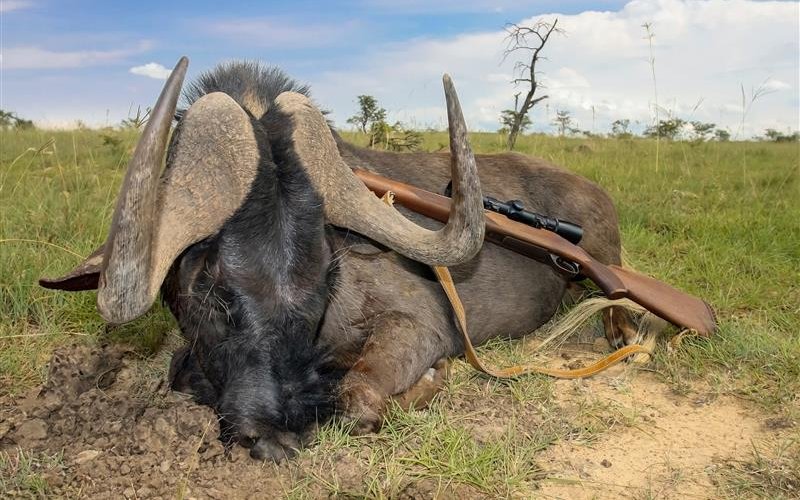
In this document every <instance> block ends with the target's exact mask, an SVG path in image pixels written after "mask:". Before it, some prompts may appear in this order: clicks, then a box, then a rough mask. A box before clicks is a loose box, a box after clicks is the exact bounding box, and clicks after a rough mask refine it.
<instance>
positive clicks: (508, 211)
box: [483, 196, 583, 245]
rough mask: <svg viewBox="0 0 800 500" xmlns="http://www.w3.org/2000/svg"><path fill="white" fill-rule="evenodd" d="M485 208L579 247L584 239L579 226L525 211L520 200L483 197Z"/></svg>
mask: <svg viewBox="0 0 800 500" xmlns="http://www.w3.org/2000/svg"><path fill="white" fill-rule="evenodd" d="M483 208H485V209H486V210H491V211H492V212H497V213H499V214H501V215H505V216H506V217H508V218H509V219H511V220H514V221H517V222H522V223H523V224H527V225H529V226H532V227H535V228H538V229H546V230H548V231H552V232H554V233H556V234H557V235H559V236H561V237H562V238H564V239H565V240H567V241H569V242H570V243H572V244H573V245H577V244H578V243H580V242H581V238H583V229H582V228H581V226H579V225H577V224H573V223H572V222H568V221H565V220H561V219H556V218H555V217H548V216H546V215H542V214H537V213H536V212H529V211H527V210H525V206H524V205H523V204H522V202H521V201H520V200H509V201H506V202H502V201H500V200H498V199H496V198H492V197H491V196H484V197H483Z"/></svg>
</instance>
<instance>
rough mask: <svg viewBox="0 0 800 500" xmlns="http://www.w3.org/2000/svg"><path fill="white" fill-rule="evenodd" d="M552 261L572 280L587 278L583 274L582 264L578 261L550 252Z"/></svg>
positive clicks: (555, 266) (557, 268)
mask: <svg viewBox="0 0 800 500" xmlns="http://www.w3.org/2000/svg"><path fill="white" fill-rule="evenodd" d="M550 261H551V262H552V266H553V267H554V268H555V269H556V270H558V272H560V273H561V274H563V275H564V276H566V277H567V278H569V279H570V280H572V281H582V280H584V279H586V277H585V276H583V275H581V265H580V264H578V263H577V262H572V261H571V260H567V259H564V258H562V257H560V256H558V255H554V254H552V253H551V254H550Z"/></svg>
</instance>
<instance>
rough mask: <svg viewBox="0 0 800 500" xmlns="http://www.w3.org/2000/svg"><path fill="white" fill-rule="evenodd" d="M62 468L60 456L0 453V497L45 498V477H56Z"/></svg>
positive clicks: (46, 494) (48, 487) (46, 487)
mask: <svg viewBox="0 0 800 500" xmlns="http://www.w3.org/2000/svg"><path fill="white" fill-rule="evenodd" d="M64 468H65V466H64V460H63V457H62V456H61V455H60V454H56V455H46V454H38V453H37V454H35V453H31V452H28V453H26V452H24V451H22V450H18V451H16V452H13V453H8V452H0V496H5V495H9V496H17V497H21V498H47V497H48V493H49V492H50V484H49V482H48V480H47V475H58V474H60V473H61V472H62V470H63V469H64Z"/></svg>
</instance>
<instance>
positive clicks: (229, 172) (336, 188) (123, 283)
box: [40, 58, 484, 458]
mask: <svg viewBox="0 0 800 500" xmlns="http://www.w3.org/2000/svg"><path fill="white" fill-rule="evenodd" d="M187 65H188V60H187V59H186V58H182V59H181V60H180V61H179V63H178V65H177V66H176V67H175V70H174V71H173V72H172V74H171V76H170V77H169V79H168V80H167V83H166V85H165V87H164V90H163V91H162V93H161V96H160V97H159V99H158V102H157V103H156V105H155V107H154V108H153V111H152V113H151V118H150V120H149V122H148V123H147V126H146V127H145V129H144V131H143V133H142V136H141V138H140V140H139V143H138V144H137V147H136V150H135V152H134V155H133V158H132V159H131V161H130V163H129V165H128V171H127V173H126V176H125V180H124V182H123V185H122V187H121V189H120V193H119V196H118V199H117V205H116V209H115V212H114V216H113V219H112V223H111V228H110V231H109V235H108V238H107V240H106V243H105V245H104V246H103V248H101V249H99V250H98V251H96V252H95V253H93V254H92V255H91V256H90V257H89V258H88V259H87V260H86V261H85V262H84V263H82V264H81V265H79V266H78V267H77V268H76V269H75V270H73V271H72V272H71V273H69V274H67V275H65V276H63V277H61V278H58V279H54V280H41V281H40V283H41V284H42V285H43V286H47V287H49V288H59V289H65V290H86V289H90V288H95V287H96V288H97V289H98V295H97V308H98V311H99V312H100V314H101V316H102V317H103V318H104V319H105V320H107V321H108V322H110V323H124V322H128V321H131V320H133V319H135V318H137V317H139V316H141V315H142V314H144V313H145V312H146V311H147V310H148V309H149V308H150V307H151V305H152V304H153V302H154V300H155V297H156V295H157V294H158V292H159V290H160V289H161V290H162V292H163V297H164V300H165V302H166V303H167V304H168V305H169V307H170V309H171V310H172V312H173V313H174V314H175V316H176V317H177V319H178V321H179V323H180V326H181V330H182V332H183V334H184V336H185V337H187V339H189V341H190V344H189V346H188V347H187V348H186V349H184V350H182V351H181V352H179V353H178V354H177V355H176V358H175V360H174V361H173V369H174V370H173V371H174V372H175V373H176V376H177V377H178V378H181V377H184V378H189V379H191V378H192V377H194V378H196V379H197V380H187V381H186V382H187V385H188V386H191V387H192V388H193V389H194V391H195V392H196V393H198V396H199V397H200V399H201V400H203V401H204V402H205V403H207V404H211V405H213V406H215V407H216V409H217V411H218V412H219V413H220V415H221V416H222V417H223V420H224V422H226V428H227V429H229V430H230V432H231V434H232V435H235V436H239V437H244V438H247V439H250V440H256V441H257V443H256V447H255V448H254V449H255V450H257V453H256V455H257V456H273V457H276V458H277V456H276V452H275V450H274V448H275V447H276V446H278V445H279V446H278V447H279V448H280V447H283V448H288V447H293V446H294V444H295V443H294V441H295V440H296V437H291V436H296V435H297V434H298V433H301V432H302V431H303V430H305V429H306V428H307V427H308V426H309V425H311V424H312V423H313V422H314V421H315V420H316V418H317V416H318V415H319V413H320V412H325V411H326V410H328V409H329V406H330V398H329V395H330V393H331V391H330V387H329V385H330V383H331V381H332V380H333V378H332V377H331V376H330V375H331V374H330V373H329V372H327V371H326V370H325V368H324V366H325V363H324V360H325V353H324V352H322V350H321V349H320V348H319V347H318V346H316V345H315V342H314V340H315V334H316V331H317V329H318V328H319V324H320V321H321V319H322V317H323V315H324V313H325V310H326V307H327V304H328V300H329V298H330V295H331V294H334V293H336V286H337V283H336V272H335V266H334V264H333V263H334V259H333V258H332V255H331V250H330V248H329V247H328V244H327V240H326V237H325V225H326V224H331V225H333V226H338V227H342V228H347V229H350V230H352V231H355V232H357V233H360V234H361V235H363V236H366V237H368V238H370V239H372V240H375V241H377V242H379V243H381V244H383V245H385V246H387V247H389V248H391V249H393V250H395V251H397V252H398V253H401V254H403V255H405V256H407V257H409V258H411V259H414V260H417V261H420V262H423V263H426V264H430V265H453V264H457V263H461V262H464V261H466V260H468V259H469V258H471V257H472V256H474V255H475V254H476V253H477V251H478V250H479V249H480V246H481V244H482V240H483V231H484V226H483V212H482V203H481V191H480V185H479V182H478V178H477V171H476V167H475V161H474V158H473V157H472V154H471V152H470V150H469V146H468V144H467V141H466V127H465V124H464V121H463V117H462V115H461V110H460V107H459V104H458V100H457V97H456V95H455V90H454V88H453V85H452V82H451V81H450V79H449V77H447V76H445V77H444V86H445V96H446V100H447V111H448V120H449V122H450V144H451V152H452V169H451V170H452V178H453V211H452V215H451V217H450V220H449V222H448V224H447V225H446V226H444V227H443V228H442V229H440V230H438V231H430V230H427V229H424V228H422V227H419V226H417V225H416V224H414V223H412V222H410V221H409V220H407V219H405V218H404V217H403V216H401V215H400V214H399V213H398V212H396V211H395V210H394V209H393V208H391V207H389V206H387V205H385V204H384V203H383V202H381V201H380V200H378V199H377V198H376V197H375V196H374V195H373V194H372V193H371V192H370V191H369V190H367V188H366V187H365V186H364V185H363V184H362V183H361V181H360V180H359V179H358V178H357V177H356V176H355V175H354V174H353V173H352V172H351V170H350V168H349V167H348V166H347V165H346V164H345V162H344V161H343V160H342V158H341V157H340V155H339V152H338V150H337V146H336V141H335V140H334V137H333V135H332V133H331V130H330V128H329V126H328V124H327V122H326V120H325V118H324V116H323V115H322V113H320V111H319V110H318V109H317V108H316V107H315V106H314V105H313V104H312V102H311V101H310V99H309V98H308V97H306V96H305V95H302V94H300V93H295V92H283V93H281V94H280V95H279V96H277V98H275V100H274V106H273V107H271V108H270V109H266V110H264V111H265V113H264V115H263V116H254V114H253V113H252V112H251V111H250V112H249V111H248V109H247V108H248V107H247V106H246V105H244V106H243V104H242V102H241V100H240V102H237V100H234V99H233V98H232V97H231V96H229V95H226V94H224V93H221V92H212V93H207V94H205V95H202V97H199V98H198V99H196V100H195V101H194V102H193V103H192V104H191V106H190V107H189V108H188V109H187V110H185V112H183V113H182V114H181V118H180V121H179V124H178V126H177V128H176V130H175V132H174V133H173V135H172V139H171V141H170V140H169V135H170V134H169V132H170V127H171V123H172V120H173V117H174V115H175V110H176V104H177V100H178V96H179V94H180V89H181V85H182V82H183V78H184V75H185V73H186V68H187ZM239 97H240V99H241V96H239ZM168 142H169V147H167V144H168ZM165 152H166V168H162V161H163V159H164V156H165ZM422 168H424V166H423V167H422ZM198 388H200V390H198ZM287 436H289V437H287ZM275 441H277V442H278V445H275V444H274V443H275Z"/></svg>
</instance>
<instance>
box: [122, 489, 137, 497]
mask: <svg viewBox="0 0 800 500" xmlns="http://www.w3.org/2000/svg"><path fill="white" fill-rule="evenodd" d="M122 494H123V495H124V496H125V498H133V497H134V496H136V490H134V489H133V488H131V487H128V488H125V491H123V492H122Z"/></svg>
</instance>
